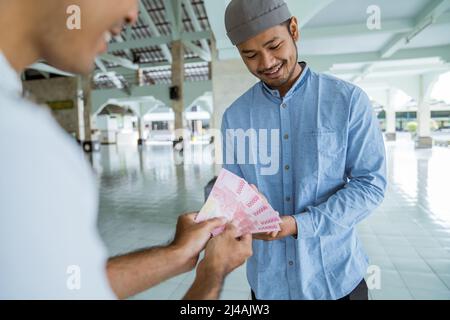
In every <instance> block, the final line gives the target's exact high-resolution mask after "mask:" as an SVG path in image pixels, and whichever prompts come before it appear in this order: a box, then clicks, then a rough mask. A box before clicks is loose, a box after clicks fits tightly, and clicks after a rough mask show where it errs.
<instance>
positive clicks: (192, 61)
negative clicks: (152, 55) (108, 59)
mask: <svg viewBox="0 0 450 320" xmlns="http://www.w3.org/2000/svg"><path fill="white" fill-rule="evenodd" d="M201 62H204V60H203V59H201V58H191V59H186V60H185V63H184V64H185V66H188V65H190V64H195V63H201ZM139 67H140V69H142V70H145V69H150V68H163V67H167V68H170V67H171V65H170V64H169V63H168V62H155V63H142V64H140V65H139ZM107 71H108V72H115V73H118V74H121V75H131V74H134V71H132V70H130V69H128V68H124V67H112V68H108V69H107ZM97 73H101V71H98V72H97Z"/></svg>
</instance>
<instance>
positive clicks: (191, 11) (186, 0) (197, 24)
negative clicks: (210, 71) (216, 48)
mask: <svg viewBox="0 0 450 320" xmlns="http://www.w3.org/2000/svg"><path fill="white" fill-rule="evenodd" d="M183 3H184V8H185V9H186V11H187V13H188V17H189V19H190V20H191V22H192V25H193V26H194V30H195V31H196V32H199V31H202V30H203V29H202V26H201V25H200V22H199V21H198V18H197V15H196V14H195V12H194V8H193V7H192V3H191V0H183ZM185 45H186V43H185ZM200 45H201V47H202V49H203V51H204V52H205V53H206V55H207V56H209V60H206V61H208V62H210V61H211V50H210V48H209V45H208V41H206V40H205V39H201V40H200ZM194 52H195V51H194Z"/></svg>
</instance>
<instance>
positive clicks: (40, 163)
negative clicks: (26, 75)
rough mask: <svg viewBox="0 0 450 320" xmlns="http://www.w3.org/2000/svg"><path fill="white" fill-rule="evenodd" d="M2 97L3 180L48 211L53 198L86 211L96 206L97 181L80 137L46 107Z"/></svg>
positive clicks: (0, 145) (0, 122)
mask: <svg viewBox="0 0 450 320" xmlns="http://www.w3.org/2000/svg"><path fill="white" fill-rule="evenodd" d="M2 98H3V100H2V101H1V108H0V148H1V150H2V151H4V150H7V152H5V154H4V156H2V158H1V159H0V163H1V166H0V172H1V174H2V176H3V177H4V179H3V181H4V183H9V184H11V185H12V186H15V187H17V190H15V191H16V192H19V193H21V194H24V195H26V197H27V199H28V201H29V202H34V205H36V208H38V207H40V209H44V207H45V206H46V204H45V201H48V200H50V201H54V202H55V203H56V202H58V203H60V204H61V205H62V204H64V203H68V204H69V205H74V206H77V207H80V206H83V208H85V209H88V208H90V207H95V206H96V203H95V202H96V201H97V198H96V197H95V194H96V193H95V190H96V186H95V180H94V177H93V174H92V171H91V170H90V168H89V165H88V164H87V162H86V159H85V157H84V154H83V151H82V150H81V148H80V147H79V146H78V145H77V143H76V141H74V139H73V138H72V137H70V136H69V135H68V134H67V133H66V132H65V131H64V130H63V129H62V128H61V127H60V126H59V125H58V124H57V122H56V121H55V120H54V119H53V117H52V115H51V113H50V111H49V110H48V109H47V108H46V107H43V106H38V105H36V104H33V103H31V102H28V101H26V100H24V99H21V98H14V97H12V98H11V97H6V98H5V97H2ZM2 153H3V152H2ZM15 191H14V190H10V191H9V192H12V193H14V192H15ZM77 197H80V198H83V197H84V198H85V199H82V200H77V199H76V198H77ZM52 199H53V200H52ZM30 204H31V203H30ZM11 205H13V207H17V205H16V204H14V203H11ZM66 211H71V209H70V208H66ZM85 211H92V210H85ZM86 214H87V212H86ZM92 214H95V212H89V214H88V216H86V217H87V218H89V219H91V218H93V217H91V215H92ZM94 218H95V217H94Z"/></svg>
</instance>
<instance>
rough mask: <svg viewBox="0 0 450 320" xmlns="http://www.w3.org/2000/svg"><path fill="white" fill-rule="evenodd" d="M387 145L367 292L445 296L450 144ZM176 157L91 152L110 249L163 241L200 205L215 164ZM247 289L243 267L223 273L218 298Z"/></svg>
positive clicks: (180, 290)
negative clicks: (179, 219)
mask: <svg viewBox="0 0 450 320" xmlns="http://www.w3.org/2000/svg"><path fill="white" fill-rule="evenodd" d="M387 149H388V166H389V190H388V192H387V195H386V199H385V201H384V203H383V205H382V206H381V207H380V208H379V209H378V210H377V211H376V212H374V213H373V214H372V215H371V216H370V217H369V218H368V219H367V220H366V221H364V222H363V223H361V224H360V225H359V226H358V230H359V233H360V237H361V240H362V242H363V244H364V247H365V249H366V251H367V253H368V255H369V257H370V259H371V264H372V265H373V267H372V269H369V273H368V275H367V281H368V282H369V286H371V287H372V290H371V291H370V297H371V298H372V299H450V193H449V191H448V185H449V183H450V148H441V147H435V148H434V149H433V150H420V151H418V150H414V147H413V144H412V143H411V141H410V140H409V139H408V137H407V136H405V135H399V139H398V141H397V142H395V143H387ZM176 161H177V158H176V156H174V155H173V152H172V151H171V149H170V147H164V146H146V147H145V148H144V151H143V152H138V149H137V148H124V147H120V148H117V147H115V146H109V147H102V151H101V153H99V154H95V155H94V156H93V164H94V169H95V170H96V172H97V173H98V176H99V183H100V189H101V196H100V199H101V203H100V216H99V229H100V233H101V235H102V237H103V239H104V241H105V243H106V245H107V247H108V249H109V251H110V254H111V255H116V254H119V253H124V252H127V251H130V250H134V249H138V248H142V247H148V246H152V245H157V244H161V243H166V242H167V241H169V239H170V238H171V237H172V235H173V232H174V226H175V222H176V219H177V216H178V215H179V214H180V213H182V212H186V211H195V210H198V209H199V208H200V207H201V205H202V202H203V186H204V185H206V183H207V182H208V181H209V179H211V177H212V176H213V168H212V166H210V165H201V164H185V165H175V163H176ZM378 271H379V272H380V274H378V273H377V272H378ZM378 275H380V277H378ZM193 279H194V273H193V272H190V273H187V274H184V275H181V276H178V277H176V278H174V279H171V280H169V281H167V282H165V283H162V284H160V285H159V286H158V287H156V288H153V289H151V290H148V291H146V292H144V293H141V294H139V295H137V296H135V297H134V299H180V298H181V297H182V296H183V295H184V293H185V292H186V290H187V289H188V288H189V286H190V284H191V283H192V281H193ZM376 280H380V282H379V288H376V287H377V282H376ZM249 295H250V294H249V287H248V284H247V280H246V276H245V268H244V267H241V268H239V269H238V270H236V271H235V272H233V273H232V274H231V275H230V276H229V277H228V278H227V280H226V283H225V287H224V291H223V293H222V297H221V298H222V299H248V298H249Z"/></svg>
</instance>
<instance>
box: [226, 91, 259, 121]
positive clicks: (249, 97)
mask: <svg viewBox="0 0 450 320" xmlns="http://www.w3.org/2000/svg"><path fill="white" fill-rule="evenodd" d="M261 89H262V88H261V82H258V83H256V84H255V85H253V86H252V87H251V88H250V89H248V90H247V91H246V92H245V93H244V94H242V95H241V96H240V97H239V98H237V99H236V100H235V101H234V102H233V103H232V104H231V105H230V106H229V107H228V108H227V109H226V110H225V113H224V119H227V118H228V117H229V116H230V115H233V116H234V117H240V116H241V115H244V114H248V112H249V110H250V108H251V107H252V105H253V102H254V100H255V96H256V95H257V94H258V93H259V92H260V91H261Z"/></svg>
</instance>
